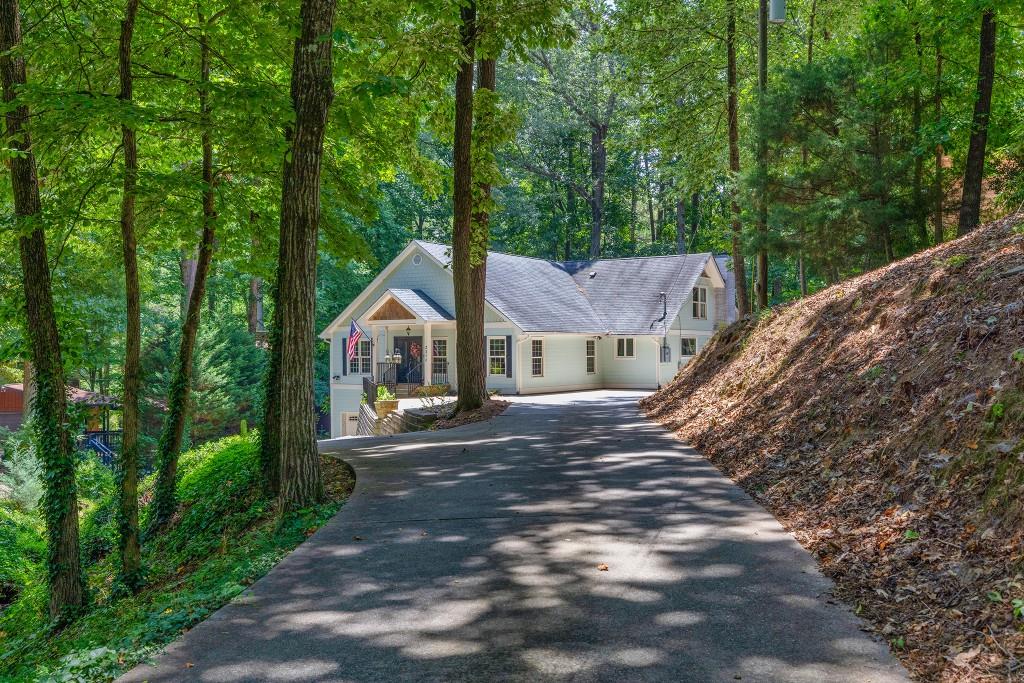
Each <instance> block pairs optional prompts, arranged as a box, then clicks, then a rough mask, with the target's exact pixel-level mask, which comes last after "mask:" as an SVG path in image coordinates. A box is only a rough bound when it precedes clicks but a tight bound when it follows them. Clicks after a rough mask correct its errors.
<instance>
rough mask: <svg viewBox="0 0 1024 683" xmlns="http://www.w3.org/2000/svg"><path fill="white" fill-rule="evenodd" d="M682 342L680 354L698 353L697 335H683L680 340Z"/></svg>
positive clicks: (693, 354)
mask: <svg viewBox="0 0 1024 683" xmlns="http://www.w3.org/2000/svg"><path fill="white" fill-rule="evenodd" d="M679 341H680V342H682V348H681V349H680V351H679V355H681V356H683V357H684V358H685V357H686V356H696V355H697V338H696V337H683V338H682V339H680V340H679Z"/></svg>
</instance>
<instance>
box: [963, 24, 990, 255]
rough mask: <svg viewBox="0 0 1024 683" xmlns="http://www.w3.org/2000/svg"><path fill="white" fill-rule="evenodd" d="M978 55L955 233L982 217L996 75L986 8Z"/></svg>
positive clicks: (974, 224)
mask: <svg viewBox="0 0 1024 683" xmlns="http://www.w3.org/2000/svg"><path fill="white" fill-rule="evenodd" d="M979 46H980V51H979V58H978V92H977V95H976V98H977V99H975V101H974V119H973V121H972V123H971V145H970V148H969V149H968V151H967V165H966V168H965V169H964V194H963V199H962V201H961V202H960V224H959V225H958V226H957V234H958V235H966V234H967V233H969V232H970V231H971V230H974V228H976V227H978V221H979V220H980V218H981V181H982V178H983V177H984V174H985V144H986V142H987V141H988V120H989V114H990V113H991V110H992V85H993V81H994V80H995V75H996V16H995V10H992V9H988V10H985V12H984V13H983V14H982V15H981V39H980V41H979Z"/></svg>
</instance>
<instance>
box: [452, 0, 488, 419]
mask: <svg viewBox="0 0 1024 683" xmlns="http://www.w3.org/2000/svg"><path fill="white" fill-rule="evenodd" d="M461 16H462V26H461V27H460V29H459V31H460V34H461V37H462V49H463V61H462V62H460V64H459V71H458V74H457V75H456V77H455V140H454V145H453V147H454V148H453V155H452V156H453V159H454V164H453V204H454V216H453V218H452V235H453V239H452V276H453V279H454V284H455V317H456V319H457V320H458V323H459V324H458V326H457V327H458V329H457V330H456V359H455V360H456V365H457V369H458V384H459V397H458V402H457V404H456V410H457V411H459V412H463V411H468V410H475V409H476V408H479V407H480V406H482V405H483V403H484V401H485V400H486V399H487V375H486V372H487V367H486V363H487V357H486V350H485V349H484V345H485V343H486V337H484V302H483V300H482V299H480V300H478V298H477V296H478V294H479V292H480V287H479V279H480V273H476V272H474V271H476V270H478V269H477V268H475V267H474V265H475V264H474V261H480V259H481V258H483V259H484V263H480V264H477V265H480V266H485V263H486V252H485V253H484V254H483V255H481V254H475V255H474V253H473V252H474V239H473V237H474V236H473V232H474V231H473V160H472V147H473V71H474V69H473V62H474V55H475V52H476V3H475V2H473V1H472V0H471V1H470V2H469V3H468V4H467V5H464V6H463V7H462V11H461ZM479 270H481V271H482V270H483V268H480V269H479Z"/></svg>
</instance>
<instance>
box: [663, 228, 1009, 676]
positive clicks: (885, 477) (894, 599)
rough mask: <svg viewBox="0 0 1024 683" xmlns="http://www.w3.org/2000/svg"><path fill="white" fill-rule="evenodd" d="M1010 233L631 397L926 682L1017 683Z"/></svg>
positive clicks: (972, 243) (758, 329) (787, 313)
mask: <svg viewBox="0 0 1024 683" xmlns="http://www.w3.org/2000/svg"><path fill="white" fill-rule="evenodd" d="M1022 226H1024V216H1022V215H1016V216H1012V217H1009V218H1006V219H1003V220H1001V221H997V222H995V223H993V224H990V225H988V226H986V227H984V228H981V229H979V230H977V231H975V232H974V233H973V234H971V235H969V236H967V237H964V238H962V239H958V240H956V241H953V242H949V243H947V244H944V245H941V246H939V247H935V248H933V249H930V250H928V251H925V252H922V253H920V254H917V255H915V256H913V257H911V258H908V259H905V260H903V261H900V262H897V263H894V264H891V265H889V266H887V267H884V268H881V269H879V270H877V271H873V272H871V273H868V274H866V275H864V276H861V277H859V278H856V279H854V280H850V281H848V282H844V283H841V284H839V285H836V286H834V287H831V288H829V289H826V290H824V291H822V292H819V293H818V294H816V295H814V296H812V297H809V298H807V299H804V300H802V301H799V302H796V303H794V304H791V305H788V306H783V307H779V308H778V309H775V310H773V311H772V313H771V315H770V316H767V317H765V318H763V319H761V320H757V321H753V322H741V323H738V324H736V325H733V326H732V327H730V328H728V329H727V330H724V331H723V332H722V333H720V334H719V335H717V336H716V337H715V339H713V340H712V342H711V343H710V344H709V345H708V347H707V348H706V349H705V350H704V351H703V352H702V353H701V355H700V356H699V357H698V358H697V359H696V360H695V361H694V362H693V363H691V364H690V365H689V366H687V367H686V368H685V369H684V370H683V371H682V372H681V373H680V375H679V376H678V377H677V378H676V379H675V380H674V381H673V383H672V384H671V385H669V386H668V387H666V388H665V389H664V390H662V391H661V392H659V393H657V394H655V395H654V396H652V397H649V398H648V399H646V400H645V401H644V402H643V405H644V407H645V409H646V410H647V411H648V413H649V414H650V415H651V416H652V417H653V418H655V419H657V420H659V421H661V422H662V423H664V424H666V425H667V426H669V427H670V428H671V429H674V430H675V431H676V432H677V433H678V434H679V435H680V436H681V437H682V438H684V439H687V440H688V441H690V442H691V443H692V444H693V445H694V446H696V447H697V448H698V449H700V450H701V451H702V452H703V453H704V454H705V455H706V456H707V457H708V458H709V459H710V460H711V461H712V462H714V463H715V464H716V465H717V466H718V467H720V468H721V469H722V470H723V471H724V472H726V473H727V474H728V475H729V476H731V477H732V478H733V479H734V480H736V481H737V482H738V483H739V484H741V485H742V486H743V487H744V488H745V489H746V490H747V491H748V492H749V493H750V494H751V495H753V496H754V497H755V498H756V499H757V500H758V501H759V502H761V503H762V504H764V505H765V506H766V507H768V508H769V509H771V510H772V511H773V512H774V513H775V515H776V516H777V517H778V518H779V519H780V520H781V521H782V522H783V523H784V524H785V525H786V526H787V528H789V529H790V530H791V531H792V532H793V533H794V535H795V536H796V538H797V539H798V540H799V541H800V542H801V543H802V544H803V545H804V546H805V547H806V548H808V549H809V550H810V551H811V552H812V553H814V554H815V555H816V557H817V558H818V560H819V562H820V564H821V567H822V569H823V571H825V573H826V574H828V575H829V576H831V577H832V578H833V579H834V580H835V582H836V586H837V589H836V593H837V595H838V596H839V597H841V598H843V599H844V600H845V601H846V602H848V603H849V604H850V605H851V606H853V607H854V609H855V611H856V612H857V613H858V614H860V615H861V616H862V617H864V618H865V619H868V620H869V621H870V622H871V624H872V625H873V627H874V629H875V630H876V632H877V633H878V634H879V635H881V636H882V637H884V638H885V639H886V640H887V641H888V642H889V643H890V645H891V646H892V648H893V650H894V652H895V653H896V654H897V655H898V656H899V657H900V659H901V660H902V661H903V663H904V664H905V665H906V666H907V667H908V668H909V669H910V670H911V672H912V673H913V674H914V675H915V676H916V677H918V678H919V679H921V680H928V681H941V682H943V683H952V682H958V681H1007V680H1024V632H1022V629H1024V500H1022V496H1021V494H1022V489H1024V301H1022V299H1024V230H1022Z"/></svg>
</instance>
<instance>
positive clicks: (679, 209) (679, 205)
mask: <svg viewBox="0 0 1024 683" xmlns="http://www.w3.org/2000/svg"><path fill="white" fill-rule="evenodd" d="M676 253H677V254H685V253H686V199H685V198H684V197H683V196H682V193H680V195H679V197H678V198H677V199H676Z"/></svg>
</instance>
